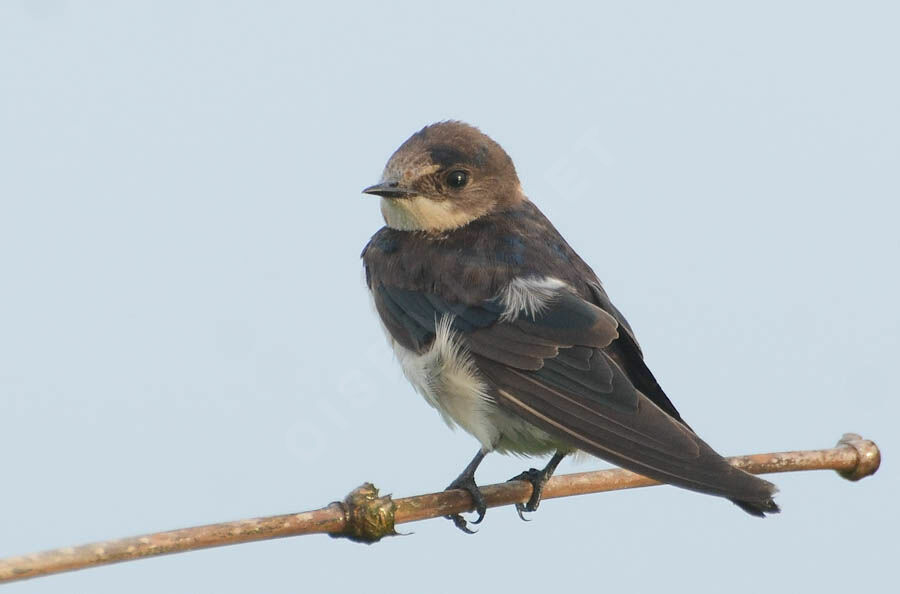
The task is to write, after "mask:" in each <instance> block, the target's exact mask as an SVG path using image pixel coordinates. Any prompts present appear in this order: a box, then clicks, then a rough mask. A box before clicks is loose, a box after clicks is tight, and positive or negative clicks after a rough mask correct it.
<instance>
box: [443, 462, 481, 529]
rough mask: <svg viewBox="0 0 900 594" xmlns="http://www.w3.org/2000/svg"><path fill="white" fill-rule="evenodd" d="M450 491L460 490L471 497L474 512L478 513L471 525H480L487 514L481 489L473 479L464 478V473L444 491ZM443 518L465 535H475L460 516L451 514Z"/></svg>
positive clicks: (470, 477)
mask: <svg viewBox="0 0 900 594" xmlns="http://www.w3.org/2000/svg"><path fill="white" fill-rule="evenodd" d="M452 489H461V490H463V491H466V492H468V493H469V495H471V496H472V501H473V502H474V503H475V511H476V512H478V518H477V519H475V520H472V523H473V524H480V523H481V521H482V520H483V519H484V514H485V513H487V505H486V504H485V502H484V496H483V495H482V494H481V489H479V488H478V485H476V484H475V477H474V476H466V475H465V473H464V474H462V475H460V476H459V477H458V478H457V479H456V480H455V481H453V482H452V483H450V486H448V487H447V488H446V489H444V490H445V491H450V490H452ZM444 517H445V518H447V519H448V520H450V521H452V522H453V524H454V525H455V526H456V527H457V528H459V529H460V530H462V531H463V532H465V533H466V534H475V531H474V530H472V529H470V528H469V526H468V522H467V521H466V519H465V518H463V517H462V516H461V515H460V514H451V515H449V516H444Z"/></svg>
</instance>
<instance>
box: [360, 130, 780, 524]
mask: <svg viewBox="0 0 900 594" xmlns="http://www.w3.org/2000/svg"><path fill="white" fill-rule="evenodd" d="M363 192H364V193H365V194H372V195H375V196H379V197H380V198H381V213H382V215H383V217H384V221H385V223H386V226H385V227H383V228H382V229H381V230H379V231H378V232H377V233H376V234H375V235H374V236H373V237H372V239H371V240H370V241H369V243H368V245H366V247H365V249H364V250H363V252H362V259H363V262H364V265H365V272H366V283H367V285H368V287H369V289H370V291H371V294H372V297H373V299H374V303H375V308H376V310H377V312H378V315H379V316H380V318H381V322H382V324H383V325H384V328H385V330H386V333H387V335H388V337H389V340H390V343H391V345H392V346H393V349H394V352H395V354H396V356H397V359H398V360H399V362H400V364H401V366H402V367H403V371H404V373H405V375H406V377H407V378H408V379H409V381H410V382H411V383H412V384H413V385H414V386H415V388H416V390H418V391H419V392H420V393H421V394H422V396H424V397H425V400H427V401H428V403H429V404H431V405H432V406H433V407H435V408H436V409H437V410H438V411H439V412H440V413H441V415H442V416H443V417H444V419H445V420H446V421H447V423H448V424H450V425H458V426H460V427H462V428H463V429H465V430H466V431H467V432H469V433H470V434H472V435H473V436H474V437H475V438H476V439H477V440H478V441H479V442H481V448H480V449H479V451H478V453H477V454H476V456H475V458H474V459H473V460H472V461H471V462H470V463H469V465H468V466H467V467H466V468H465V470H463V472H462V474H460V475H459V477H458V478H457V479H456V480H454V481H453V482H452V483H451V484H450V486H449V487H447V488H448V489H465V490H467V491H468V492H469V493H471V495H472V498H473V501H474V503H475V509H476V511H477V512H478V518H477V519H476V520H475V523H478V522H480V521H481V520H482V519H483V518H484V514H485V505H484V500H483V497H482V495H481V492H480V491H479V489H478V486H477V484H476V482H475V470H476V468H477V467H478V465H479V463H480V462H481V460H482V459H483V458H484V456H485V455H486V454H487V453H488V452H492V451H497V452H513V453H516V454H523V455H528V456H535V455H546V454H551V453H552V454H553V457H552V458H551V459H550V461H549V463H548V464H547V466H546V467H545V468H544V469H543V470H535V469H533V468H532V469H530V470H528V471H526V472H524V473H522V474H521V475H519V476H517V477H514V478H513V479H510V480H527V481H529V482H531V484H532V485H533V489H532V495H531V498H530V500H529V501H528V502H527V503H525V504H519V505H518V506H517V510H518V512H519V515H520V516H521V515H522V512H523V511H534V510H535V509H537V507H538V504H539V503H540V497H541V491H542V488H543V486H544V484H545V483H546V482H547V480H548V479H549V478H550V476H551V475H552V473H553V471H554V470H555V469H556V467H557V465H558V464H559V462H560V461H561V460H562V459H563V458H564V457H565V456H566V455H567V454H570V453H572V452H575V451H579V450H581V451H584V452H587V453H589V454H593V455H595V456H597V457H599V458H602V459H604V460H607V461H609V462H612V463H614V464H617V465H619V466H622V467H624V468H627V469H629V470H632V471H634V472H637V473H639V474H642V475H644V476H648V477H651V478H654V479H657V480H659V481H662V482H665V483H670V484H672V485H677V486H679V487H684V488H686V489H691V490H694V491H699V492H702V493H708V494H711V495H718V496H720V497H725V498H728V499H730V500H731V501H733V502H734V503H735V504H737V505H738V506H739V507H740V508H741V509H743V510H744V511H746V512H748V513H750V514H753V515H755V516H764V515H765V514H766V513H774V512H777V511H779V509H778V506H777V505H776V504H775V502H774V501H773V500H772V495H773V494H774V493H775V491H776V488H775V486H774V485H773V484H771V483H769V482H767V481H764V480H762V479H760V478H757V477H755V476H753V475H750V474H748V473H746V472H743V471H741V470H738V469H736V468H734V467H732V466H731V465H730V464H728V462H727V461H726V460H724V459H723V458H722V457H721V456H720V455H719V454H717V453H716V452H715V451H714V450H713V449H712V448H711V447H710V446H709V445H707V444H706V442H704V441H703V440H702V439H700V437H698V436H697V434H696V433H694V431H693V430H692V429H691V428H690V427H689V426H688V425H687V423H685V421H684V420H683V419H682V418H681V415H679V414H678V411H677V410H676V409H675V407H674V406H673V405H672V402H671V401H669V398H668V397H667V396H666V394H665V393H664V392H663V390H662V388H660V386H659V384H658V383H657V381H656V379H655V378H654V377H653V374H652V373H650V370H649V369H648V368H647V366H646V365H645V364H644V359H643V355H642V353H641V349H640V347H639V346H638V343H637V340H636V339H635V337H634V333H633V332H632V330H631V327H630V326H629V325H628V322H627V321H625V318H624V317H623V316H622V314H621V313H619V310H617V309H616V308H615V306H613V304H612V303H611V302H610V300H609V297H608V296H607V294H606V291H605V290H604V288H603V286H602V285H601V283H600V281H599V280H598V279H597V276H596V275H595V274H594V272H593V270H591V268H590V267H589V266H588V265H587V264H585V263H584V261H583V260H582V259H581V258H580V257H579V256H578V254H576V253H575V251H574V250H573V249H572V248H571V247H570V246H569V244H568V243H566V241H565V240H564V239H563V238H562V236H561V235H560V234H559V233H558V232H557V230H556V229H555V228H554V227H553V225H551V224H550V221H549V220H547V218H546V217H545V216H544V215H543V214H542V213H541V211H540V210H538V208H537V206H535V205H534V204H533V203H532V202H531V201H530V200H529V199H528V198H527V197H526V196H525V194H524V193H523V192H522V187H521V185H520V184H519V178H518V176H517V175H516V169H515V166H514V165H513V162H512V160H511V159H510V158H509V156H508V155H507V154H506V152H505V151H504V150H503V149H502V148H501V147H500V145H499V144H497V143H496V142H494V141H493V140H492V139H490V138H489V137H488V136H486V135H485V134H483V133H482V132H481V131H479V130H478V129H477V128H474V127H472V126H469V125H467V124H464V123H461V122H455V121H447V122H440V123H437V124H433V125H430V126H426V127H425V128H423V129H422V130H420V131H419V132H416V133H415V134H413V135H412V136H411V137H410V138H409V139H408V140H407V141H406V142H404V143H403V145H402V146H400V148H399V149H397V151H396V152H395V153H394V154H393V155H392V156H391V158H390V160H389V161H388V163H387V166H386V167H385V169H384V174H383V176H382V178H381V181H380V182H379V183H378V184H376V185H374V186H370V187H368V188H366V189H364V190H363ZM450 518H451V519H452V520H453V521H454V522H455V523H456V525H457V526H458V527H460V528H461V529H463V530H465V531H467V532H468V531H469V529H468V527H467V524H466V521H465V520H464V519H463V518H462V517H460V516H458V515H457V516H450Z"/></svg>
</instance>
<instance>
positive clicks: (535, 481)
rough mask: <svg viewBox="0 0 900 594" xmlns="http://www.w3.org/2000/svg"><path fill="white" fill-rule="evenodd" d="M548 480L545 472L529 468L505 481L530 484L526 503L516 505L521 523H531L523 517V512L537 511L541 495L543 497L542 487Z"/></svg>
mask: <svg viewBox="0 0 900 594" xmlns="http://www.w3.org/2000/svg"><path fill="white" fill-rule="evenodd" d="M549 478H550V477H549V476H547V472H545V471H544V470H538V469H536V468H529V469H528V470H526V471H525V472H523V473H521V474H517V475H516V476H514V477H512V478H511V479H509V480H508V481H506V482H511V481H524V482H527V483H531V497H529V498H528V501H527V502H526V503H517V504H516V513H517V514H519V518H521V519H522V520H523V521H525V522H530V521H531V520H529V519H528V518H526V517H525V513H524V512H533V511H537V508H538V506H540V504H541V495H543V493H544V485H545V484H547V481H548V480H549Z"/></svg>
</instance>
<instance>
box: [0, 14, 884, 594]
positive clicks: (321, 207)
mask: <svg viewBox="0 0 900 594" xmlns="http://www.w3.org/2000/svg"><path fill="white" fill-rule="evenodd" d="M898 19H900V10H898V8H897V5H896V4H895V3H888V2H885V3H875V2H866V3H836V2H791V3H785V2H755V3H749V4H748V3H744V4H743V5H738V4H737V3H722V2H705V3H697V2H688V3H648V2H642V3H624V2H621V3H593V4H591V6H590V7H589V6H588V5H587V4H583V5H582V4H569V3H565V2H553V3H546V2H545V3H539V4H534V5H526V4H523V3H516V4H512V3H510V4H506V5H500V4H494V3H486V2H473V3H469V2H461V1H458V2H453V3H442V4H440V5H437V4H436V5H429V4H424V3H391V4H388V5H383V6H379V7H374V6H370V5H368V4H361V3H360V4H341V3H332V4H329V5H327V6H326V5H325V4H324V3H319V4H318V5H316V6H314V7H313V6H309V7H307V6H301V4H300V3H296V2H229V3H224V2H152V3H151V2H127V3H125V2H99V1H93V2H89V1H83V2H76V1H67V0H55V1H54V0H29V1H15V0H8V1H4V2H2V3H0V85H2V89H0V283H2V286H0V457H2V458H0V459H2V473H0V474H2V476H3V479H2V483H0V556H6V555H11V554H16V553H24V552H28V551H32V550H37V549H44V548H50V547H56V546H63V545H70V544H77V543H82V542H87V541H92V540H98V539H105V538H113V537H119V536H128V535H134V534H139V533H143V532H150V531H156V530H163V529H168V528H176V527H182V526H187V525H194V524H201V523H207V522H214V521H221V520H230V519H237V518H242V517H249V516H256V515H265V514H275V513H288V512H292V511H299V510H304V509H310V508H315V507H319V506H321V505H324V504H327V503H328V502H329V501H332V500H334V499H338V498H340V497H342V496H343V495H344V494H345V493H347V492H348V491H349V490H350V489H352V488H353V487H355V486H356V485H358V484H360V483H362V482H363V481H365V480H370V481H373V482H375V483H376V484H377V485H378V486H379V487H381V488H382V489H383V490H384V491H386V492H393V493H395V494H397V495H411V494H415V493H420V492H428V491H432V490H437V489H440V488H442V487H443V486H445V485H446V484H447V483H448V482H449V481H450V480H451V479H452V478H454V477H455V476H456V474H457V473H458V472H459V471H460V470H461V469H462V467H463V466H464V465H465V463H466V462H467V461H468V460H469V458H470V457H471V455H472V454H473V453H474V452H475V449H476V447H477V444H476V442H475V440H474V439H472V438H471V437H469V436H467V435H465V434H464V433H461V432H456V433H454V432H451V431H449V430H447V429H446V428H445V427H444V426H443V424H442V422H441V421H440V419H439V418H438V416H437V415H436V414H435V412H434V411H433V410H432V409H430V408H429V407H428V406H426V405H425V404H424V402H423V401H422V400H421V398H420V397H419V396H417V395H416V394H415V393H414V392H413V390H412V389H411V388H410V387H409V386H408V385H407V384H406V382H405V380H404V379H403V378H402V376H401V373H400V371H399V369H398V367H397V365H396V364H395V363H394V361H393V360H392V355H391V353H390V351H389V348H388V346H387V345H386V343H385V341H384V338H383V336H382V333H381V330H380V328H379V327H378V324H377V322H376V320H375V318H374V316H373V314H372V311H371V309H370V306H369V304H368V300H367V296H366V293H365V290H364V285H363V281H362V277H361V272H360V262H359V260H358V255H359V252H360V250H361V248H362V246H363V245H364V244H365V242H366V241H367V239H368V238H369V236H370V235H371V234H372V233H374V232H375V231H376V230H377V229H378V227H379V226H380V225H381V224H382V223H381V219H380V215H379V213H378V207H377V202H376V201H375V200H374V199H372V198H365V197H362V196H361V195H360V193H359V191H360V189H362V188H363V187H364V186H366V185H369V184H371V183H374V182H375V181H376V180H377V178H378V176H379V174H380V171H381V169H382V167H383V165H384V163H385V161H386V160H387V158H388V157H389V155H390V154H391V152H392V151H393V150H394V149H395V148H396V147H397V146H398V145H399V144H400V143H401V142H402V141H403V140H404V139H406V138H407V137H408V136H409V135H410V134H411V133H412V132H414V131H416V130H418V129H419V128H420V127H422V126H423V125H424V124H427V123H430V122H433V121H436V120H440V119H445V118H458V119H463V120H465V121H468V122H470V123H473V124H476V125H478V126H480V127H481V128H482V129H483V130H484V131H485V132H487V133H488V134H490V135H491V136H493V137H494V138H495V139H496V140H497V141H498V142H500V143H501V144H502V145H503V146H504V147H505V148H506V149H507V151H508V152H509V153H510V154H511V155H512V157H513V159H514V160H515V162H516V164H517V166H518V169H519V174H520V177H521V178H522V181H523V185H524V187H525V190H526V193H527V194H528V195H529V196H530V197H531V198H532V199H533V200H534V201H535V202H536V203H537V204H538V205H539V206H540V207H541V208H542V209H543V210H544V211H545V212H546V213H547V214H548V216H550V218H551V219H552V220H553V221H554V223H555V224H556V226H557V227H558V228H559V229H560V231H561V232H562V233H563V234H564V235H565V236H566V237H567V238H568V240H569V241H570V243H571V244H572V245H573V246H574V247H575V248H576V249H577V250H578V251H579V252H580V253H581V255H582V256H583V257H584V258H585V259H586V260H587V261H588V262H589V263H590V264H591V265H592V266H593V267H594V269H595V270H596V271H597V273H598V275H599V276H600V277H601V278H602V279H603V280H604V282H605V284H606V286H607V289H608V291H609V293H610V295H611V296H612V298H613V300H614V301H615V303H616V304H617V305H618V306H619V308H620V309H621V310H622V311H623V312H624V313H625V315H626V316H627V317H628V318H629V320H630V321H631V323H632V325H633V326H634V328H635V330H636V332H637V335H638V338H639V339H640V340H641V342H642V345H643V347H644V351H645V354H646V358H647V360H648V362H649V364H650V366H651V368H652V369H653V370H655V373H656V375H657V377H658V378H659V379H660V381H661V383H662V385H663V386H664V387H665V388H666V390H667V392H668V393H669V395H670V397H671V398H672V400H673V401H674V402H675V403H676V405H677V406H678V407H679V409H680V410H681V412H682V414H683V415H684V417H685V418H686V419H687V420H688V422H690V423H691V425H692V426H693V427H694V428H695V429H697V430H698V432H700V433H701V434H702V435H703V436H704V437H705V438H706V439H707V441H709V442H710V443H711V444H712V445H713V446H714V447H716V448H717V449H718V450H719V451H721V452H722V453H723V454H726V455H727V454H739V453H749V452H754V451H770V450H783V449H799V448H816V447H828V446H831V445H832V444H834V442H835V441H836V440H837V439H838V438H839V437H840V436H841V434H842V433H843V432H845V431H856V432H859V433H862V434H863V435H864V436H866V437H871V438H873V439H876V440H877V441H878V442H879V444H880V445H881V447H882V449H883V451H884V452H885V464H884V465H883V467H882V469H881V471H880V473H879V474H878V475H877V476H876V477H875V478H873V479H867V480H865V481H863V482H861V483H858V484H851V483H848V482H846V481H843V480H841V479H839V478H838V477H837V476H836V475H834V474H833V473H830V472H823V473H812V474H794V475H785V476H776V477H774V480H775V482H777V484H778V485H779V486H780V487H781V494H780V496H779V499H778V501H779V503H780V504H781V506H782V508H783V510H784V511H783V513H782V514H781V515H780V516H777V517H774V518H770V519H767V520H765V521H759V520H755V519H753V518H750V517H748V516H746V515H745V514H743V513H741V512H740V511H739V510H738V509H737V508H735V507H734V506H732V505H730V504H729V503H727V502H724V501H721V500H718V499H714V498H710V497H704V496H700V495H697V494H693V493H688V492H685V491H681V490H677V489H674V488H671V487H663V488H655V489H647V490H639V491H631V492H621V493H611V494H605V495H595V496H588V497H581V498H577V499H568V500H563V501H548V502H546V503H545V504H544V505H543V506H542V507H541V510H540V512H539V513H538V514H537V515H535V516H534V521H532V522H530V523H527V524H526V523H523V522H520V521H519V520H518V518H517V517H516V515H515V512H514V511H513V510H512V509H500V510H491V511H489V512H488V516H487V518H486V520H485V522H484V523H483V524H482V526H481V530H480V532H479V534H478V535H476V536H472V537H467V536H464V535H463V534H461V533H459V532H458V531H456V530H455V529H454V528H453V527H452V526H451V525H450V524H449V523H448V522H445V521H437V520H434V521H429V522H423V523H419V524H415V525H410V526H408V527H406V528H405V529H408V530H411V531H413V532H414V533H415V534H414V535H412V536H408V537H403V538H394V539H390V540H388V541H385V542H383V543H381V544H378V545H376V546H373V547H364V546H360V545H355V544H352V543H349V542H344V541H336V540H332V539H329V538H327V537H324V536H322V537H318V536H314V537H302V538H295V539H287V540H280V541H273V542H265V543H258V544H250V545H242V546H237V547H230V548H225V549H218V550H210V551H204V552H197V553H191V554H186V555H177V556H172V557H167V558H160V559H152V560H145V561H140V562H136V563H126V564H122V565H117V566H112V567H107V568H101V569H94V570H89V571H85V572H80V573H75V574H68V575H63V576H57V577H50V578H45V579H40V580H35V581H31V582H23V583H21V584H18V585H14V586H11V587H8V588H7V589H6V590H4V591H7V590H8V591H9V592H96V593H100V592H122V591H128V592H163V591H165V592H215V593H225V592H255V591H259V592H296V591H349V590H351V589H354V590H358V589H361V588H364V587H368V586H373V590H374V591H381V590H388V589H390V590H392V591H396V592H426V591H427V592H460V591H472V590H475V591H477V590H480V589H487V588H488V587H491V588H503V589H504V590H505V589H510V590H515V591H518V592H530V591H540V590H546V589H547V588H554V589H558V591H595V590H597V591H600V590H603V591H616V592H628V591H643V592H646V591H651V590H660V589H663V588H664V589H665V591H667V592H682V591H685V592H687V591H690V592H722V591H729V592H735V593H742V592H754V593H756V592H759V591H761V590H764V591H776V592H777V591H788V590H792V589H795V588H802V589H803V590H804V591H815V592H818V593H826V592H846V591H849V590H858V591H870V592H880V591H886V590H887V589H888V586H889V584H891V583H893V582H894V580H893V578H890V579H889V575H890V572H891V571H892V569H893V567H892V566H893V564H894V561H895V557H896V532H897V529H898V528H900V525H898V524H900V522H898V511H897V510H898V505H897V502H896V496H897V492H898V488H900V484H898V483H900V481H898V479H897V476H896V466H895V465H893V464H892V460H893V452H896V451H898V450H900V439H898V426H897V419H898V416H900V405H898V390H897V384H896V380H895V375H896V369H897V366H898V356H900V339H898V334H900V314H898V311H900V310H898V302H900V281H898V274H897V268H898V262H897V261H898V256H900V238H898V236H900V234H898V230H897V226H898V220H900V209H898V198H900V182H898V176H897V167H898V163H900V140H898V139H900V115H898V108H897V106H898V105H900V82H898V77H897V74H896V69H897V56H898V55H900V42H898V36H897V23H898V22H900V21H898ZM539 462H542V461H539ZM529 465H530V463H529V462H528V461H523V460H518V459H515V458H504V457H502V456H492V457H490V458H489V459H488V460H487V461H486V462H485V464H484V465H483V467H482V469H481V470H480V472H479V474H478V478H479V480H480V481H482V482H484V483H488V482H494V481H499V480H504V479H506V478H508V477H509V476H512V475H514V474H517V473H518V472H519V471H521V470H523V469H524V468H526V467H527V466H529ZM595 466H601V463H599V462H595V463H592V462H589V463H583V464H579V465H575V464H570V463H568V462H566V463H564V465H563V467H562V471H571V470H573V469H578V470H584V469H589V468H591V467H595ZM861 567H862V568H865V570H866V571H865V572H863V573H862V574H860V573H858V570H859V568H861Z"/></svg>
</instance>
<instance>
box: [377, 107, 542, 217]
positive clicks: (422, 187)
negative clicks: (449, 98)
mask: <svg viewBox="0 0 900 594" xmlns="http://www.w3.org/2000/svg"><path fill="white" fill-rule="evenodd" d="M363 193H365V194H373V195H375V196H380V197H381V214H382V215H383V216H384V220H385V222H386V223H387V225H388V226H389V227H392V228H394V229H400V230H403V231H429V232H436V233H439V232H444V231H449V230H452V229H456V228H458V227H462V226H463V225H466V224H468V223H470V222H472V221H474V220H476V219H478V218H480V217H483V216H485V215H488V214H490V213H492V212H496V211H498V210H503V209H505V208H508V207H509V206H512V205H513V204H515V203H517V202H520V201H522V200H524V199H525V198H524V196H523V195H522V190H521V187H520V186H519V178H518V176H517V175H516V168H515V166H514V165H513V162H512V159H510V158H509V155H507V154H506V151H504V150H503V148H502V147H501V146H500V145H499V144H497V143H496V142H494V141H493V140H491V139H490V138H489V137H488V136H487V135H486V134H483V133H482V132H481V131H480V130H479V129H478V128H475V127H474V126H470V125H468V124H464V123H462V122H439V123H437V124H432V125H430V126H426V127H424V128H422V129H421V130H419V131H418V132H416V133H415V134H413V135H412V136H410V137H409V139H408V140H407V141H406V142H404V143H403V144H402V145H401V146H400V148H398V149H397V150H396V152H394V154H393V155H392V156H391V158H390V160H388V163H387V165H386V166H385V168H384V174H383V175H382V177H381V181H380V182H379V183H377V184H375V185H374V186H370V187H368V188H366V189H365V190H363Z"/></svg>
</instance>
